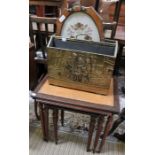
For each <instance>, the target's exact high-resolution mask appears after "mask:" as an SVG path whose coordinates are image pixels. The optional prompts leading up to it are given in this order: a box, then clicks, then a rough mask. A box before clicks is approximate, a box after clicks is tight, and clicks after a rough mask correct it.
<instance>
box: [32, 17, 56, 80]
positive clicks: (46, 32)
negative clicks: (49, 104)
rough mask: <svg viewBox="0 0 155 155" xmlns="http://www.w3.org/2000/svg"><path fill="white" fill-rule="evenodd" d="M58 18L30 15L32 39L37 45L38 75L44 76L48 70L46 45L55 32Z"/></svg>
mask: <svg viewBox="0 0 155 155" xmlns="http://www.w3.org/2000/svg"><path fill="white" fill-rule="evenodd" d="M55 31H56V18H47V17H37V16H32V15H30V17H29V36H30V41H31V42H32V43H33V44H34V45H35V51H36V54H35V58H34V59H35V61H36V63H37V69H38V70H37V71H38V72H37V77H38V79H39V78H40V77H43V75H45V74H46V72H47V53H46V46H47V43H48V41H49V39H50V36H51V35H53V34H55Z"/></svg>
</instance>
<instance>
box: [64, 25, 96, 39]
mask: <svg viewBox="0 0 155 155" xmlns="http://www.w3.org/2000/svg"><path fill="white" fill-rule="evenodd" d="M92 31H93V30H92V29H91V27H89V26H88V25H87V24H85V25H84V24H82V23H80V22H78V23H76V24H75V25H71V26H70V27H69V28H68V29H67V34H68V36H69V37H70V38H76V39H82V40H92Z"/></svg>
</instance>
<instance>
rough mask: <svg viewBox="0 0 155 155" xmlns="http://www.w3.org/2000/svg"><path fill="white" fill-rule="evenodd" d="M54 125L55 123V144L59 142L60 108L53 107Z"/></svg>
mask: <svg viewBox="0 0 155 155" xmlns="http://www.w3.org/2000/svg"><path fill="white" fill-rule="evenodd" d="M53 125H54V138H55V144H58V109H56V108H54V109H53Z"/></svg>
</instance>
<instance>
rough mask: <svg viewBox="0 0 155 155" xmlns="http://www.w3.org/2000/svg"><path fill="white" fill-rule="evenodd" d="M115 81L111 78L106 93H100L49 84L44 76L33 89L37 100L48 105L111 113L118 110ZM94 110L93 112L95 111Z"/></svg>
mask: <svg viewBox="0 0 155 155" xmlns="http://www.w3.org/2000/svg"><path fill="white" fill-rule="evenodd" d="M116 85H117V82H116V80H115V79H112V80H111V86H110V89H109V94H108V95H100V94H94V93H89V92H85V91H80V90H75V89H69V88H64V87H59V86H54V85H50V84H49V83H48V77H47V76H46V77H45V78H44V79H43V80H42V81H41V82H40V84H39V85H38V87H37V88H36V89H35V91H34V93H35V95H36V96H35V98H36V99H38V101H40V102H42V101H44V102H47V104H50V105H54V106H55V105H56V106H62V107H68V108H70V107H71V108H80V109H81V108H82V109H83V110H84V108H87V109H90V110H93V111H96V112H97V111H98V112H102V111H106V112H112V113H118V112H119V100H118V95H116V87H117V86H116ZM96 112H95V113H96Z"/></svg>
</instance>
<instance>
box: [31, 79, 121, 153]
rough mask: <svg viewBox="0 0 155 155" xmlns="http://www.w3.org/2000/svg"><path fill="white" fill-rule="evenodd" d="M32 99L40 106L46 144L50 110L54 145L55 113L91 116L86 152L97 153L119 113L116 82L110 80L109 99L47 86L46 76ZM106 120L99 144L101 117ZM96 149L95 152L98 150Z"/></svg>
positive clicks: (55, 134)
mask: <svg viewBox="0 0 155 155" xmlns="http://www.w3.org/2000/svg"><path fill="white" fill-rule="evenodd" d="M33 98H35V100H36V101H37V102H38V103H39V109H40V118H41V124H42V132H43V139H44V140H46V141H48V110H49V109H52V110H53V123H54V136H55V143H56V144H57V142H58V127H57V122H58V110H60V109H61V110H67V111H74V112H79V113H83V114H87V115H90V118H91V119H90V125H89V133H88V141H87V151H91V150H93V152H100V151H101V148H102V146H103V144H104V143H105V139H106V136H107V135H108V132H109V130H110V128H111V123H112V115H113V114H116V113H119V111H120V110H119V98H118V95H117V79H116V78H113V79H112V80H111V87H110V90H109V95H107V96H104V95H99V94H94V93H89V92H84V91H79V90H74V89H68V88H63V87H58V86H54V85H49V84H48V79H47V76H46V77H45V78H44V79H43V80H42V81H41V82H40V84H39V85H38V86H37V88H36V89H35V90H34V93H33ZM105 116H108V119H107V122H106V126H105V129H104V135H103V139H102V140H101V143H100V144H98V143H99V138H100V135H101V132H102V131H103V129H102V128H103V122H104V117H105ZM96 121H97V132H96V136H95V141H94V145H93V148H92V149H91V148H90V147H91V142H92V135H93V132H94V128H95V124H96ZM98 145H99V148H98V150H97V151H96V149H97V146H98Z"/></svg>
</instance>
